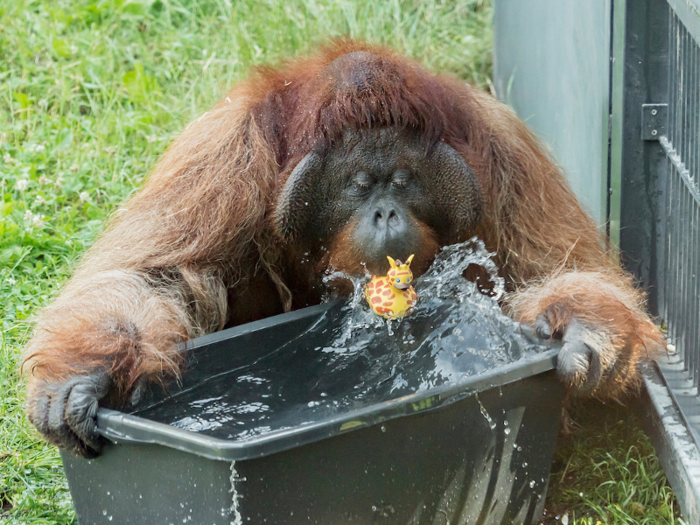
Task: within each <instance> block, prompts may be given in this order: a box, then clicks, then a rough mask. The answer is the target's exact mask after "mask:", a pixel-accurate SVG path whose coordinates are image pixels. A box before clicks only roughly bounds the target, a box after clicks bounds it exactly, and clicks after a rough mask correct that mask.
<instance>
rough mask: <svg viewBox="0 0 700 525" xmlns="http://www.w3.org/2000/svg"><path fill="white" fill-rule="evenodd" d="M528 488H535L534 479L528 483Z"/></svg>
mask: <svg viewBox="0 0 700 525" xmlns="http://www.w3.org/2000/svg"><path fill="white" fill-rule="evenodd" d="M530 488H531V489H534V488H535V480H534V479H533V480H532V481H531V482H530Z"/></svg>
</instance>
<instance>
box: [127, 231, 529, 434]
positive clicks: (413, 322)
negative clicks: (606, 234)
mask: <svg viewBox="0 0 700 525" xmlns="http://www.w3.org/2000/svg"><path fill="white" fill-rule="evenodd" d="M470 265H478V266H481V267H482V268H483V269H484V270H485V271H486V274H487V275H488V280H489V283H490V285H491V289H492V291H491V296H487V295H484V294H482V293H480V292H479V289H478V288H477V286H476V284H474V283H473V282H470V281H468V280H466V279H465V278H464V277H463V274H464V272H465V270H467V268H468V267H469V266H470ZM341 278H345V279H349V280H350V281H351V282H352V284H353V294H352V297H351V298H350V300H349V301H347V302H346V303H340V304H338V305H337V306H334V307H333V308H331V309H329V310H328V312H327V313H326V314H325V315H324V316H323V317H322V318H321V319H320V320H319V321H318V322H317V323H316V324H315V325H314V326H313V327H311V328H310V329H309V330H308V331H306V332H305V333H304V334H302V335H301V336H299V337H297V338H295V339H293V340H291V341H288V342H286V343H284V344H282V345H281V346H279V348H276V349H275V348H267V347H266V348H262V349H258V350H255V348H254V347H255V345H254V344H252V345H251V350H250V352H251V358H250V360H249V361H247V362H248V363H250V364H247V365H244V366H239V367H236V368H235V370H232V371H231V372H227V373H224V374H219V375H216V376H214V377H207V376H206V375H203V379H202V381H201V384H199V386H197V387H196V388H189V389H186V390H183V391H182V392H179V393H175V394H174V395H173V396H172V397H171V398H170V399H168V402H167V403H162V404H160V405H158V406H157V407H156V408H153V409H146V410H144V411H143V412H141V413H140V415H142V416H143V417H148V418H150V419H154V420H157V421H162V422H165V423H168V424H172V425H175V426H177V427H179V428H184V429H186V430H190V431H194V432H202V433H205V434H208V435H212V436H215V437H220V438H225V439H237V440H245V439H249V438H252V437H255V436H259V435H262V434H266V433H270V432H275V431H279V430H282V429H288V428H294V427H299V426H303V425H306V424H311V423H314V422H317V421H319V420H321V419H324V418H327V417H333V416H338V415H339V414H342V413H343V412H348V411H350V410H352V409H357V408H362V407H366V406H370V405H373V404H376V403H380V402H382V401H387V400H391V399H395V398H397V397H400V396H403V395H408V394H412V393H415V392H421V391H426V390H430V389H432V388H435V387H438V386H442V385H446V384H448V385H449V384H457V383H460V382H464V381H465V379H466V378H468V377H469V376H473V375H475V374H480V373H483V372H486V371H488V370H491V369H493V368H495V367H497V366H501V365H503V364H507V363H510V362H513V361H516V360H518V359H520V358H522V357H523V356H524V355H528V354H531V353H534V352H537V351H539V350H541V348H540V347H538V346H536V345H534V344H533V343H531V342H530V341H529V340H527V339H526V338H525V337H523V336H522V335H521V334H520V330H519V327H518V325H517V323H515V322H513V321H512V320H511V319H509V318H508V317H506V316H504V315H503V313H502V312H501V308H500V306H499V304H498V299H499V298H501V297H502V295H503V293H504V289H505V287H504V281H503V279H502V278H501V277H499V276H498V273H497V267H496V265H495V263H494V262H493V254H491V253H489V252H488V251H487V250H486V249H485V247H484V245H483V243H481V242H480V241H478V240H476V239H472V240H470V241H467V242H466V243H462V244H458V245H454V246H449V247H447V248H445V249H443V250H442V251H441V252H440V253H439V254H438V256H437V257H436V259H435V262H434V263H433V264H432V266H431V267H430V268H429V270H428V271H427V272H426V273H425V274H424V275H422V276H421V277H420V278H418V279H416V281H415V287H416V291H417V293H418V295H419V301H418V304H417V306H416V308H415V311H414V312H413V313H412V314H411V315H410V316H408V317H405V318H403V319H400V320H396V321H387V320H385V319H384V318H382V317H380V316H377V315H376V314H374V313H373V312H372V311H371V310H370V308H369V307H368V306H367V304H366V303H365V301H364V297H363V291H364V285H365V283H366V282H367V280H368V278H351V277H348V276H344V275H343V274H340V273H333V274H331V275H328V276H327V280H328V281H329V282H330V281H332V280H337V279H341ZM263 350H264V353H263V354H260V352H262V351H263ZM255 351H257V352H258V354H257V355H252V353H253V352H255ZM246 359H247V358H246ZM193 372H196V371H190V372H188V373H190V374H192V373H193ZM202 373H203V374H206V371H203V372H202Z"/></svg>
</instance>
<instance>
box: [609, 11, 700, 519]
mask: <svg viewBox="0 0 700 525" xmlns="http://www.w3.org/2000/svg"><path fill="white" fill-rule="evenodd" d="M699 6H700V2H699V1H698V0H643V1H639V0H626V2H622V3H621V2H615V3H614V7H613V9H614V10H616V11H617V12H613V24H612V27H613V37H612V39H613V60H614V65H613V75H612V82H611V87H612V91H611V92H612V108H613V110H612V113H611V119H612V120H611V124H612V126H611V130H612V132H611V150H610V152H611V171H610V187H611V189H612V190H613V192H612V193H611V206H610V212H611V220H614V219H615V215H616V214H619V220H620V230H619V243H620V248H621V251H622V253H623V258H624V262H625V263H626V264H627V266H628V268H630V269H631V270H633V272H634V273H635V274H636V276H637V278H638V279H639V280H640V281H641V282H642V283H643V285H644V286H645V288H646V289H647V291H648V293H649V307H650V309H651V311H652V313H653V314H655V315H657V316H658V317H659V319H660V320H661V321H662V322H663V323H664V324H665V325H666V328H667V334H668V341H669V354H668V356H667V357H664V358H662V359H661V360H660V362H659V367H658V368H659V371H660V373H661V375H660V376H659V375H657V374H653V373H652V374H650V375H649V376H648V378H647V386H648V391H649V394H650V397H651V400H652V402H653V404H654V405H655V406H656V408H657V412H658V413H659V417H658V418H657V424H656V432H654V433H653V434H655V435H654V436H653V437H654V438H655V445H656V448H657V451H658V452H659V456H660V458H661V461H662V463H663V465H664V469H665V470H666V473H667V474H668V476H669V479H670V481H671V484H672V485H673V488H674V490H675V492H676V495H677V497H678V500H679V502H680V503H681V507H682V508H683V511H684V515H685V516H686V517H687V518H689V519H690V521H691V523H700V509H699V507H700V497H699V496H700V454H699V453H698V450H700V448H699V447H698V445H700V393H699V389H698V387H699V386H700V285H699V281H700V275H699V274H700V192H699V190H698V181H699V180H700V46H699V43H700V10H699V9H698V7H699ZM616 102H617V104H616ZM616 124H619V125H618V126H617V127H616ZM616 129H617V130H618V132H617V134H616V132H615V130H616ZM616 161H617V163H618V164H616ZM615 188H619V192H618V193H617V195H616V194H615V191H614V190H615ZM618 210H619V211H618ZM669 395H670V398H671V399H668V398H669ZM664 419H665V421H664ZM674 422H678V423H685V425H677V424H674ZM684 426H685V429H684V428H683V427H684ZM686 429H687V430H686Z"/></svg>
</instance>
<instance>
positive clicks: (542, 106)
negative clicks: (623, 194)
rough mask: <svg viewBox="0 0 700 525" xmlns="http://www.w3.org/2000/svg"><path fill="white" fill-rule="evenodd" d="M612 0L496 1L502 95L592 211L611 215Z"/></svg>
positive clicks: (496, 62) (496, 47) (497, 70)
mask: <svg viewBox="0 0 700 525" xmlns="http://www.w3.org/2000/svg"><path fill="white" fill-rule="evenodd" d="M610 2H611V0H586V1H581V0H495V8H494V28H495V45H494V76H495V85H496V91H497V94H498V97H499V98H500V99H501V100H503V101H504V102H506V103H508V104H510V105H512V106H513V107H514V108H515V111H516V112H517V113H518V115H519V116H520V118H522V119H523V120H525V121H526V122H527V123H528V125H529V126H530V127H531V128H533V129H534V130H535V132H536V133H537V134H538V135H539V136H540V138H542V139H543V140H544V141H545V142H546V143H547V144H549V146H550V148H551V150H552V152H553V154H554V157H555V158H556V159H557V161H558V162H559V163H560V164H561V166H562V167H563V168H564V171H565V173H566V175H567V177H568V178H569V181H570V183H571V185H572V187H573V188H574V191H575V192H576V194H577V195H578V197H579V199H580V200H581V202H582V203H583V205H584V207H585V208H586V209H587V211H588V212H589V213H590V214H591V216H592V217H593V218H594V219H596V220H597V221H598V223H599V224H601V225H602V224H604V223H605V221H606V220H607V191H608V183H607V171H608V168H607V166H608V112H609V91H610V89H609V79H610V25H611V5H610Z"/></svg>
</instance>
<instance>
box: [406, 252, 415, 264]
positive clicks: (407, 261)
mask: <svg viewBox="0 0 700 525" xmlns="http://www.w3.org/2000/svg"><path fill="white" fill-rule="evenodd" d="M414 255H415V254H413V253H412V254H411V255H409V256H408V259H406V264H407V265H408V266H411V261H412V260H413V256H414Z"/></svg>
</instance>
